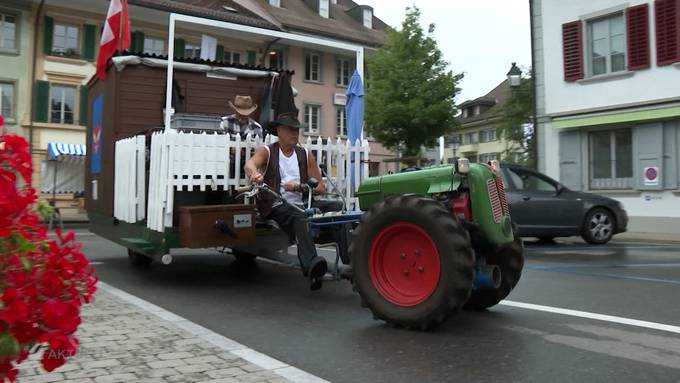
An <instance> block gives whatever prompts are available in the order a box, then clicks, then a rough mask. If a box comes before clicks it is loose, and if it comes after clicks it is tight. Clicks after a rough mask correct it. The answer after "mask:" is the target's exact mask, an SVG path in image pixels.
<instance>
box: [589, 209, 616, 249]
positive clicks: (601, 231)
mask: <svg viewBox="0 0 680 383" xmlns="http://www.w3.org/2000/svg"><path fill="white" fill-rule="evenodd" d="M615 223H616V222H615V220H614V215H613V214H612V213H611V212H610V211H609V210H607V209H602V208H595V209H592V210H591V211H589V212H588V214H587V215H586V219H585V222H584V225H583V228H582V233H581V237H583V239H584V240H585V241H586V242H588V243H592V244H595V245H602V244H605V243H607V242H609V240H610V239H612V236H613V235H614V227H615Z"/></svg>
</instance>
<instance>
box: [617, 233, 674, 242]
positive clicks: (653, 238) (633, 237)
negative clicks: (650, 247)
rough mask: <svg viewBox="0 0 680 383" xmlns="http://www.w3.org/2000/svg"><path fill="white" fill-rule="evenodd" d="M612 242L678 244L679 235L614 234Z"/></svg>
mask: <svg viewBox="0 0 680 383" xmlns="http://www.w3.org/2000/svg"><path fill="white" fill-rule="evenodd" d="M612 241H613V242H650V243H658V244H663V243H680V234H669V233H638V232H625V233H619V234H615V235H614V238H612Z"/></svg>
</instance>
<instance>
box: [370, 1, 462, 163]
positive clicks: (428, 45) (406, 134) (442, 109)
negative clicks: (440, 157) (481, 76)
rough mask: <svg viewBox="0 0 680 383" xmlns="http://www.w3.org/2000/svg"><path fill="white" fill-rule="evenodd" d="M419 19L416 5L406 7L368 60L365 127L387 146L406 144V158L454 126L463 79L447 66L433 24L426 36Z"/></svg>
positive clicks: (403, 153) (403, 145) (403, 151)
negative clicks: (401, 19) (398, 24)
mask: <svg viewBox="0 0 680 383" xmlns="http://www.w3.org/2000/svg"><path fill="white" fill-rule="evenodd" d="M419 18H420V10H419V9H418V8H416V7H415V6H414V7H413V8H410V7H409V8H406V19H405V20H404V22H403V23H402V28H401V30H399V31H397V30H393V29H389V30H388V31H387V37H386V40H385V44H384V45H383V46H382V47H381V48H380V49H378V51H377V52H376V53H375V55H373V56H372V57H370V58H369V60H368V62H367V69H368V72H369V73H370V74H371V77H370V79H369V80H368V82H367V91H366V125H367V131H368V133H369V134H370V135H371V136H372V137H374V138H375V139H376V140H377V141H378V142H380V143H382V144H383V145H385V146H386V147H388V148H390V149H392V150H394V149H397V148H399V149H402V155H403V156H404V157H412V156H418V155H419V154H420V150H421V148H422V147H423V146H427V147H430V146H433V145H435V143H436V140H437V138H438V137H440V136H443V135H444V134H446V133H448V132H450V131H451V129H453V128H454V127H455V125H456V121H455V119H454V116H455V114H456V104H455V102H454V97H455V96H456V93H458V92H459V91H460V89H459V88H458V87H457V84H458V83H459V82H460V80H461V79H462V78H463V75H462V74H456V75H454V74H453V72H452V71H450V70H447V66H448V62H446V61H445V60H443V59H442V53H441V51H440V50H439V48H438V47H437V42H436V41H435V39H434V37H433V33H434V28H435V26H434V24H430V25H429V28H428V33H427V35H426V34H425V33H424V31H423V28H422V27H421V26H420V23H419Z"/></svg>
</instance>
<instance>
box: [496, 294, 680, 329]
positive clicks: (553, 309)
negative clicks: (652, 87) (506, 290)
mask: <svg viewBox="0 0 680 383" xmlns="http://www.w3.org/2000/svg"><path fill="white" fill-rule="evenodd" d="M499 304H500V305H504V306H510V307H516V308H521V309H527V310H535V311H542V312H547V313H553V314H561V315H567V316H572V317H578V318H587V319H593V320H599V321H603V322H610V323H619V324H624V325H628V326H635V327H644V328H649V329H653V330H659V331H665V332H670V333H674V334H680V326H672V325H668V324H663V323H656V322H648V321H642V320H637V319H630V318H623V317H617V316H613V315H605V314H597V313H591V312H587V311H578V310H570V309H563V308H559V307H552V306H543V305H536V304H533V303H524V302H515V301H501V302H500V303H499Z"/></svg>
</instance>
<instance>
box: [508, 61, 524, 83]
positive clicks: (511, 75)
mask: <svg viewBox="0 0 680 383" xmlns="http://www.w3.org/2000/svg"><path fill="white" fill-rule="evenodd" d="M507 76H508V84H510V86H511V87H516V86H519V83H520V81H521V80H522V70H521V69H519V68H518V67H517V63H512V66H511V67H510V71H508V74H507Z"/></svg>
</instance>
